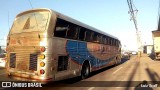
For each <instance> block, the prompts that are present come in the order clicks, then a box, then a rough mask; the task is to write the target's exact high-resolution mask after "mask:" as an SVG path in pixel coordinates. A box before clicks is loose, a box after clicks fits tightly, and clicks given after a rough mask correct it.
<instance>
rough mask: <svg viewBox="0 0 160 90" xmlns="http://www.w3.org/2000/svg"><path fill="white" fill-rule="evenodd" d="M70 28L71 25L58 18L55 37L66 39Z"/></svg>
mask: <svg viewBox="0 0 160 90" xmlns="http://www.w3.org/2000/svg"><path fill="white" fill-rule="evenodd" d="M68 27H69V23H68V22H67V21H65V20H62V19H59V18H57V22H56V27H55V31H54V36H55V37H62V38H65V37H66V32H67V30H68Z"/></svg>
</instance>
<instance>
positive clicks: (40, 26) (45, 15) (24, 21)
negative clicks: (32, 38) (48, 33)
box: [10, 11, 50, 34]
mask: <svg viewBox="0 0 160 90" xmlns="http://www.w3.org/2000/svg"><path fill="white" fill-rule="evenodd" d="M49 17H50V12H49V11H36V12H30V13H26V14H23V15H21V16H19V17H17V18H16V19H15V21H14V23H13V26H12V29H11V33H10V34H13V33H21V32H32V31H44V30H46V28H47V25H48V21H49Z"/></svg>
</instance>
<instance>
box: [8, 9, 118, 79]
mask: <svg viewBox="0 0 160 90" xmlns="http://www.w3.org/2000/svg"><path fill="white" fill-rule="evenodd" d="M120 61H121V44H120V41H119V40H118V38H116V37H114V36H112V35H109V34H107V33H104V32H102V31H100V30H97V29H95V28H93V27H90V26H88V25H86V24H83V23H81V22H79V21H77V20H74V19H72V18H70V17H67V16H65V15H63V14H60V13H58V12H55V11H53V10H50V9H33V10H28V11H25V12H22V13H20V14H18V15H17V16H16V18H15V20H14V22H13V25H12V28H11V30H10V32H9V34H8V38H7V65H6V67H7V72H8V75H9V76H10V77H19V78H21V79H29V80H37V81H50V80H53V81H55V80H62V79H66V78H71V77H75V76H81V78H82V79H84V78H86V77H88V75H89V73H90V72H92V71H95V70H98V69H101V68H104V67H107V66H110V65H114V64H117V63H119V62H120Z"/></svg>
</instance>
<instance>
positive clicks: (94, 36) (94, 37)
mask: <svg viewBox="0 0 160 90" xmlns="http://www.w3.org/2000/svg"><path fill="white" fill-rule="evenodd" d="M97 37H98V34H97V33H95V32H94V33H93V42H98V38H97Z"/></svg>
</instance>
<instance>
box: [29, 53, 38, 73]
mask: <svg viewBox="0 0 160 90" xmlns="http://www.w3.org/2000/svg"><path fill="white" fill-rule="evenodd" d="M29 70H35V71H36V70H37V54H30V61H29Z"/></svg>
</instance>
